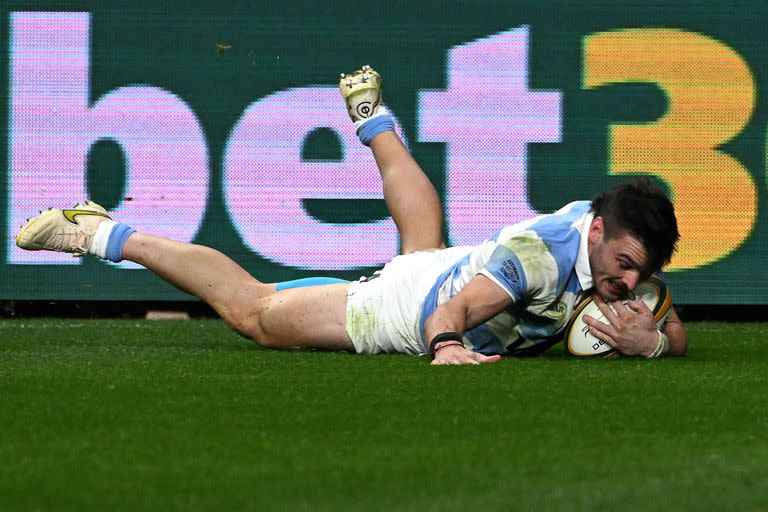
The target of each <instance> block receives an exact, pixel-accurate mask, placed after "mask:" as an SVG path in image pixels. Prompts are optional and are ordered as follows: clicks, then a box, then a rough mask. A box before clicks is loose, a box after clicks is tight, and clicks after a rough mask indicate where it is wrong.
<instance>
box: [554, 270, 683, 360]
mask: <svg viewBox="0 0 768 512" xmlns="http://www.w3.org/2000/svg"><path fill="white" fill-rule="evenodd" d="M636 299H643V302H645V305H646V306H648V309H650V310H651V311H652V312H653V318H654V320H656V328H657V329H661V328H662V327H663V326H664V322H666V320H667V315H669V310H670V309H671V308H672V296H671V295H670V293H669V289H668V288H667V285H666V284H665V283H664V281H662V280H661V278H660V277H658V276H655V275H654V276H651V277H650V278H649V279H648V280H647V281H642V282H640V284H638V285H637V287H636V288H635V289H634V290H632V291H631V292H630V293H629V296H628V297H627V298H625V299H624V300H622V303H623V304H625V307H626V303H627V302H628V301H630V300H636ZM627 309H629V307H627ZM630 311H631V310H630ZM584 315H589V316H591V317H592V318H596V319H598V320H599V321H601V322H603V323H606V324H607V323H609V322H608V321H607V320H605V316H604V315H603V313H602V311H600V309H599V308H598V307H597V304H595V295H594V294H592V295H590V296H589V297H587V298H586V299H584V300H583V301H582V302H581V303H580V304H579V305H578V306H577V307H576V309H575V310H574V311H573V314H572V315H571V320H570V321H569V322H568V325H566V327H565V336H564V338H563V341H564V343H565V351H566V353H567V354H568V355H569V356H574V357H595V358H605V357H616V356H618V353H617V352H616V349H614V348H613V347H611V346H610V345H609V344H608V343H606V342H604V341H603V340H600V339H598V338H596V337H594V336H593V335H592V334H590V333H589V326H588V325H587V324H586V323H585V322H584Z"/></svg>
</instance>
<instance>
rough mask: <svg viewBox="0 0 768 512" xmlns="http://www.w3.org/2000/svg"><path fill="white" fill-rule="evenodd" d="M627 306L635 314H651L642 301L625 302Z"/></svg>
mask: <svg viewBox="0 0 768 512" xmlns="http://www.w3.org/2000/svg"><path fill="white" fill-rule="evenodd" d="M627 306H628V307H629V308H631V309H632V311H634V312H635V313H651V310H650V309H648V304H646V303H645V301H644V300H643V299H635V300H630V301H629V302H627Z"/></svg>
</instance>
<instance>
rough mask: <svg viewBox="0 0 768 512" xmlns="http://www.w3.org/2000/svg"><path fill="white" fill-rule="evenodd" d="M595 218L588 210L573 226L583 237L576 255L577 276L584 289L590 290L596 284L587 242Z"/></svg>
mask: <svg viewBox="0 0 768 512" xmlns="http://www.w3.org/2000/svg"><path fill="white" fill-rule="evenodd" d="M594 218H595V214H594V213H592V212H587V213H585V214H584V215H582V216H581V217H580V218H579V219H578V220H577V221H576V222H574V223H573V226H574V227H575V228H576V230H577V231H578V232H579V235H580V236H581V239H580V240H579V254H578V255H577V256H576V266H575V270H576V277H578V278H579V284H580V285H581V289H582V290H589V289H590V288H592V285H593V284H594V283H593V282H592V269H591V268H590V267H589V251H588V247H587V242H588V240H589V226H590V225H592V219H594Z"/></svg>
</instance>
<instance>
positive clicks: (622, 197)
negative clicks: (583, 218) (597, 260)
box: [592, 178, 680, 272]
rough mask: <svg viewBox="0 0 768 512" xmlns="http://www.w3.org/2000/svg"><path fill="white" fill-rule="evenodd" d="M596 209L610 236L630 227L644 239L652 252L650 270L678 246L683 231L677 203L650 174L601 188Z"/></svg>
mask: <svg viewBox="0 0 768 512" xmlns="http://www.w3.org/2000/svg"><path fill="white" fill-rule="evenodd" d="M592 211H593V212H594V213H595V216H596V217H597V216H599V217H602V218H603V226H604V230H605V238H606V239H608V240H611V239H615V238H617V237H619V236H621V235H622V233H623V232H627V231H628V232H629V233H630V234H632V235H633V236H635V237H636V238H637V239H638V240H640V242H641V243H642V244H643V246H644V247H645V250H646V251H647V252H648V262H647V268H646V271H648V272H654V271H656V270H660V269H661V267H662V266H663V265H665V264H667V263H669V262H670V260H671V259H672V254H673V253H674V252H675V251H676V250H677V247H676V245H677V241H678V240H679V239H680V232H679V231H678V230H677V218H676V217H675V207H674V205H673V204H672V201H670V199H669V197H667V195H666V194H665V193H664V191H663V190H661V189H659V188H657V187H655V186H654V185H652V184H651V180H650V179H648V178H638V179H636V180H634V181H631V182H629V183H623V184H621V185H617V186H615V187H613V188H612V189H611V190H609V191H607V192H601V193H600V194H598V195H596V196H595V197H594V198H593V199H592Z"/></svg>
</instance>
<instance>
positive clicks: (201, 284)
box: [16, 201, 353, 350]
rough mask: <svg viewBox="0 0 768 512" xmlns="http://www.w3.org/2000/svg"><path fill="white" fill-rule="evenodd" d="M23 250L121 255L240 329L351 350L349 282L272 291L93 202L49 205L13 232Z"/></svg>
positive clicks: (221, 259)
mask: <svg viewBox="0 0 768 512" xmlns="http://www.w3.org/2000/svg"><path fill="white" fill-rule="evenodd" d="M16 244H17V245H18V246H19V247H21V248H22V249H26V250H32V251H37V250H48V251H57V252H67V253H71V254H74V255H76V256H82V255H85V254H94V255H96V256H98V257H100V258H103V259H108V260H110V261H115V262H117V261H121V260H122V259H126V260H129V261H133V262H136V263H139V264H141V265H144V266H145V267H146V268H148V269H149V270H151V271H152V272H154V273H155V274H157V275H158V276H160V277H161V278H163V279H165V280H166V281H168V282H169V283H171V284H173V285H174V286H176V287H177V288H180V289H181V290H184V291H185V292H187V293H190V294H192V295H195V296H196V297H199V298H200V299H202V300H203V301H205V302H206V303H208V304H209V305H210V306H211V307H213V308H214V309H215V310H216V312H217V313H219V315H220V316H221V317H222V318H223V319H224V320H225V321H226V322H227V323H228V324H229V325H230V326H232V327H233V328H234V329H235V330H236V331H237V332H239V333H240V334H242V335H244V336H246V337H249V338H252V339H254V340H255V341H257V342H258V343H259V344H261V345H263V346H268V347H272V348H293V347H314V348H327V349H346V350H352V349H353V347H352V344H351V342H350V340H349V337H348V335H347V332H346V325H345V322H346V296H347V295H346V294H347V286H348V285H346V284H334V285H328V286H312V287H307V288H297V289H288V290H285V291H280V292H276V291H275V287H274V285H271V284H265V283H262V282H261V281H259V280H257V279H255V278H253V277H252V276H251V275H250V274H248V272H246V271H245V270H244V269H243V268H242V267H240V266H239V265H238V264H237V263H235V262H234V261H232V260H231V259H230V258H228V257H227V256H225V255H224V254H222V253H221V252H219V251H216V250H214V249H211V248H209V247H205V246H201V245H195V244H187V243H182V242H176V241H173V240H168V239H165V238H160V237H156V236H152V235H147V234H143V233H136V232H134V231H133V230H132V229H131V228H129V227H128V226H127V225H125V224H118V223H115V222H114V221H112V219H111V218H110V217H109V214H108V213H107V212H106V210H104V208H102V207H101V206H99V205H98V204H96V203H93V202H90V201H86V202H85V203H81V204H78V205H75V207H74V208H72V209H65V210H59V209H55V208H52V209H49V210H46V211H44V212H41V213H40V215H38V216H37V217H35V218H33V219H31V220H30V221H29V222H28V223H27V224H26V225H25V226H23V227H22V229H21V231H20V232H19V234H18V236H17V237H16Z"/></svg>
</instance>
